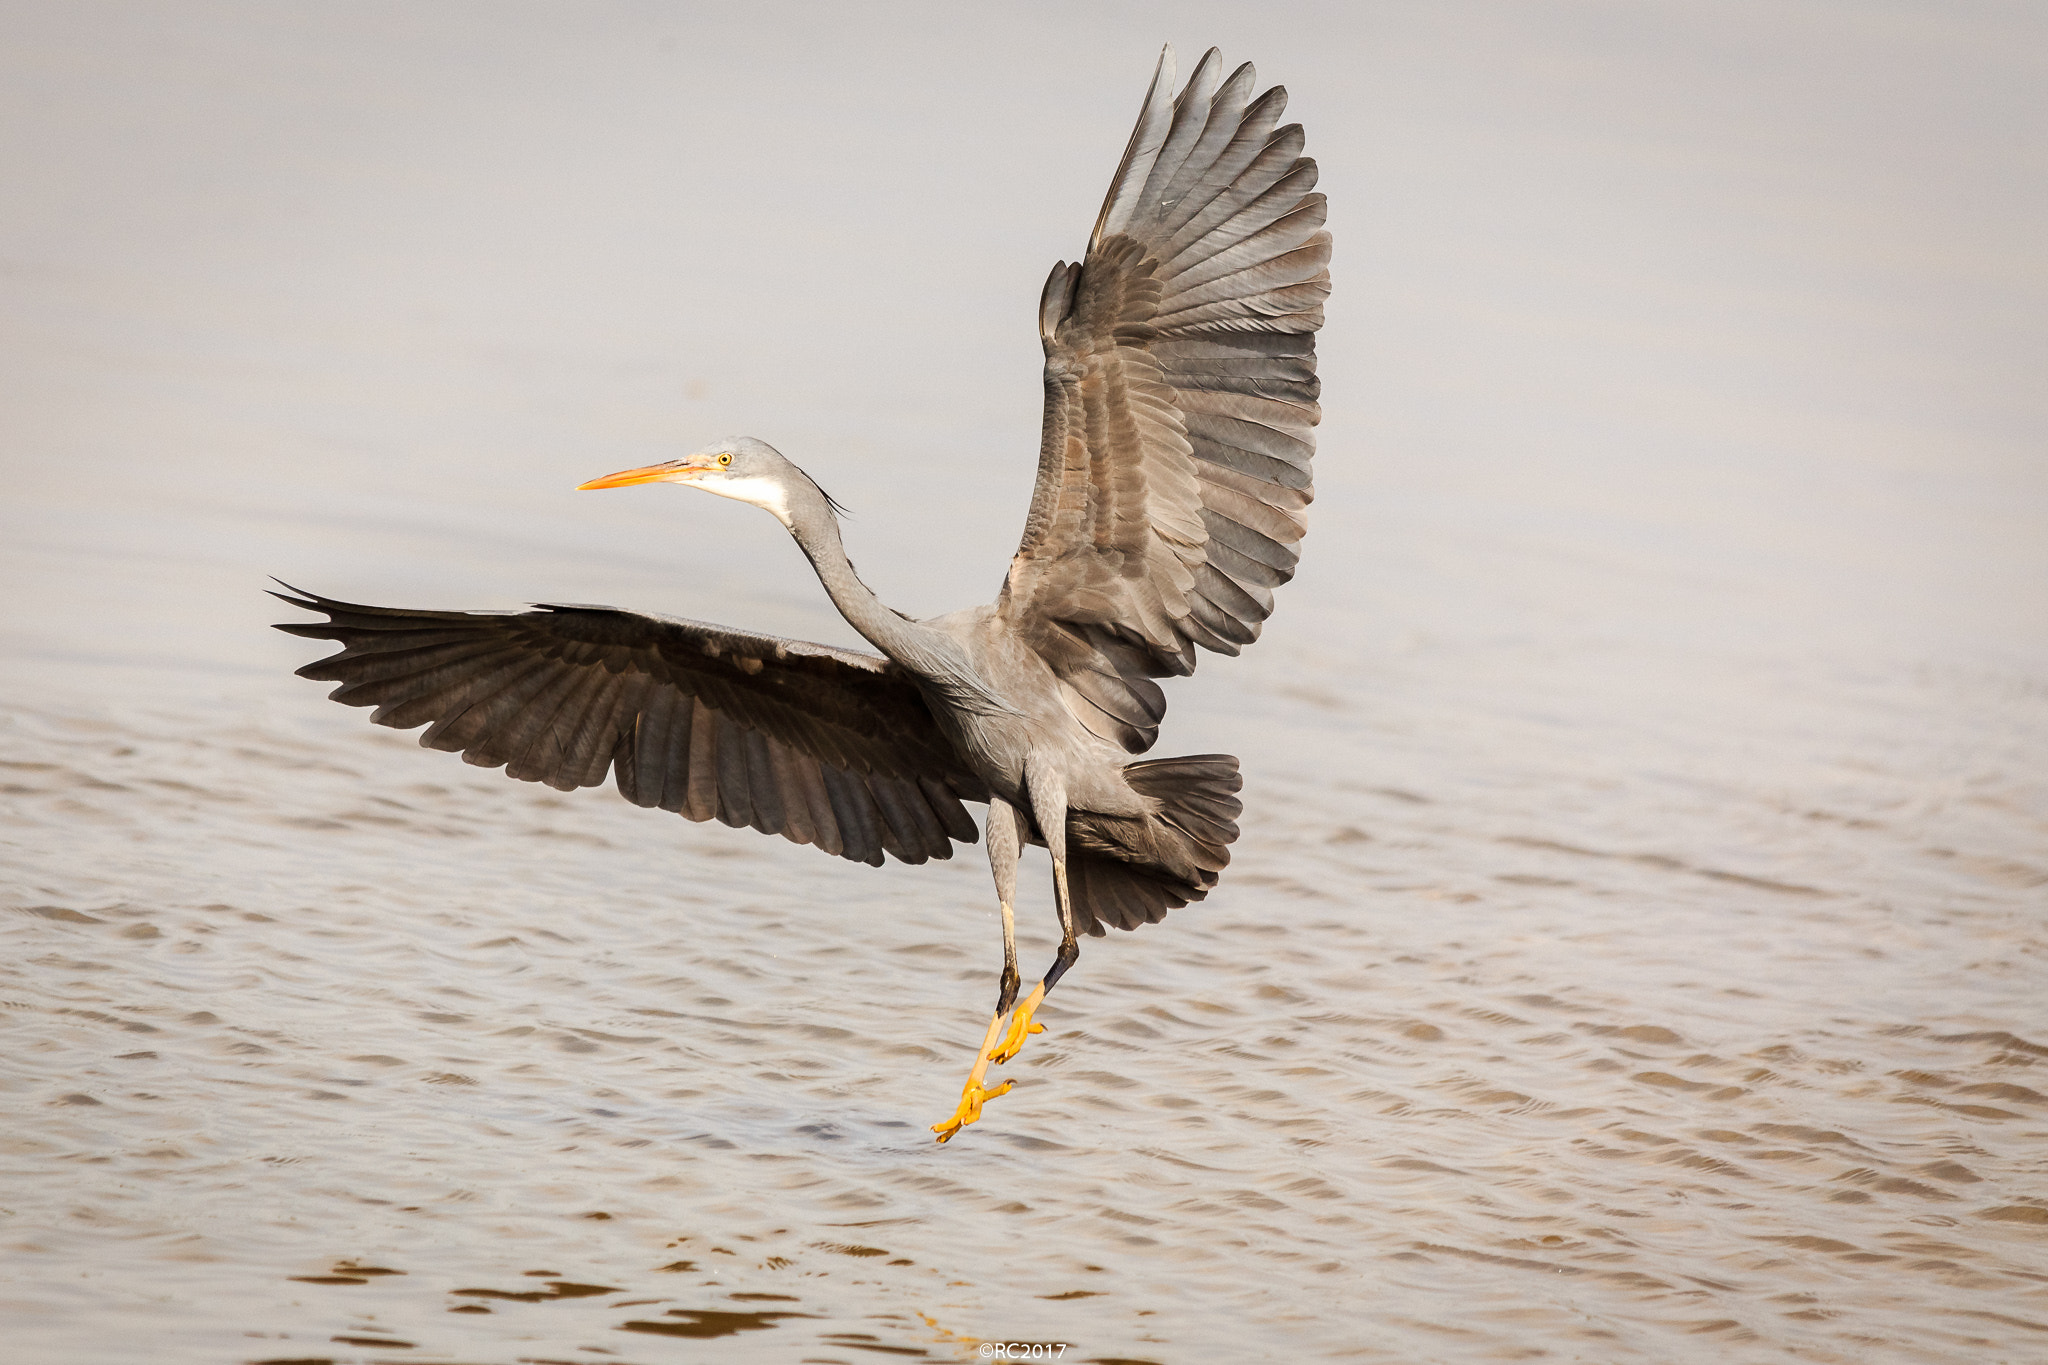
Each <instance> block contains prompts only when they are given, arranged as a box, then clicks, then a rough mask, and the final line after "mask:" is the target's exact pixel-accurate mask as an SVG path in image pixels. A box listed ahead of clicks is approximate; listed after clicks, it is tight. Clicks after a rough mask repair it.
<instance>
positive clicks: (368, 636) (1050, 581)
mask: <svg viewBox="0 0 2048 1365" xmlns="http://www.w3.org/2000/svg"><path fill="white" fill-rule="evenodd" d="M1221 73H1222V68H1221V65H1220V62H1219V60H1218V57H1217V54H1216V52H1215V51H1214V50H1213V49H1212V50H1211V51H1210V52H1209V53H1207V54H1206V55H1205V56H1204V57H1203V58H1202V60H1201V62H1200V63H1199V64H1198V65H1197V66H1196V68H1195V70H1194V72H1193V74H1192V75H1191V76H1190V77H1189V80H1188V84H1187V86H1186V88H1185V89H1184V90H1183V91H1182V92H1181V94H1180V95H1179V97H1178V98H1174V97H1173V95H1172V87H1173V61H1172V53H1171V51H1170V50H1169V51H1168V52H1166V53H1165V54H1163V55H1162V57H1161V60H1160V64H1159V69H1158V71H1157V73H1156V74H1155V76H1154V78H1153V82H1152V85H1151V88H1150V89H1149V91H1148V92H1147V95H1146V98H1145V102H1144V105H1143V107H1142V108H1141V110H1140V113H1139V118H1138V123H1137V127H1136V129H1135V130H1134V131H1133V133H1132V135H1131V139H1130V141H1129V143H1128V144H1127V146H1126V148H1125V151H1124V155H1123V159H1122V161H1121V163H1120V164H1119V166H1118V168H1117V172H1116V174H1115V176H1114V177H1113V178H1112V180H1111V184H1110V189H1109V193H1108V194H1107V195H1106V196H1105V198H1104V201H1103V207H1102V211H1101V214H1100V215H1099V216H1098V218H1097V220H1096V225H1095V230H1094V232H1093V234H1092V236H1091V238H1090V241H1089V245H1088V251H1087V254H1086V256H1085V257H1084V259H1083V260H1082V261H1080V262H1077V263H1074V264H1068V263H1066V262H1061V263H1059V264H1058V265H1055V266H1054V267H1053V270H1052V273H1051V275H1050V276H1049V277H1048V278H1047V280H1046V284H1045V289H1044V291H1043V293H1042V294H1041V297H1040V301H1039V333H1040V340H1041V342H1042V344H1043V347H1044V351H1045V375H1044V382H1045V418H1044V423H1043V427H1042V434H1041V445H1040V453H1039V467H1038V480H1037V484H1036V487H1035V488H1034V490H1033V494H1032V499H1031V505H1030V509H1029V512H1028V514H1027V516H1026V519H1025V528H1024V534H1023V538H1022V541H1021V543H1020V544H1019V546H1018V549H1017V553H1016V556H1015V558H1014V559H1013V560H1012V562H1011V565H1010V570H1009V573H1008V576H1007V578H1006V579H1005V581H1004V584H1003V588H1002V591H1001V594H1000V595H999V597H998V598H997V600H996V601H995V602H994V603H993V604H992V605H990V606H986V607H979V608H971V609H968V610H965V611H960V612H955V613H952V614H950V615H948V616H942V617H936V618H933V619H932V620H929V621H922V622H918V621H911V620H909V619H907V618H905V617H903V616H901V615H899V614H898V613H896V612H893V611H891V610H889V609H888V608H887V607H885V606H883V605H882V604H881V603H880V602H879V601H878V600H877V599H876V598H875V596H874V594H873V593H872V592H870V591H869V590H868V589H867V587H866V585H865V584H863V583H862V582H861V581H860V579H859V577H858V576H857V575H856V574H855V573H854V571H853V566H852V564H851V562H850V561H848V559H847V557H846V554H845V551H844V548H843V547H842V545H841V543H840V538H839V528H838V523H837V519H836V517H835V516H834V513H835V512H836V511H837V510H838V509H837V507H836V504H833V503H832V501H831V500H830V499H829V498H827V497H826V496H825V494H824V493H823V491H822V490H820V489H819V488H818V486H817V485H816V483H814V482H813V481H812V480H811V479H810V478H809V477H808V476H807V475H805V474H804V473H803V471H802V470H800V469H798V468H797V467H796V466H795V465H793V464H791V463H789V461H787V460H786V459H784V458H783V457H782V455H781V454H780V453H779V452H777V451H776V450H774V449H773V448H772V447H770V446H768V445H766V444H764V443H762V442H759V441H756V440H753V439H751V438H745V437H740V438H731V439H727V440H721V441H718V442H714V443H712V444H711V445H708V446H706V447H704V448H703V449H702V450H700V451H698V452H697V453H695V454H693V455H691V456H688V457H686V458H684V459H682V460H676V461H670V462H668V463H666V464H662V465H653V466H648V467H646V468H644V469H638V470H628V471H625V472H624V473H621V474H617V475H610V476H607V477H606V478H603V479H598V480H593V481H592V482H591V483H589V484H586V485H584V487H618V486H624V485H627V484H633V483H647V482H677V483H687V484H690V485H692V486H695V487H699V488H703V489H704V490H706V491H708V492H714V493H719V494H722V495H723V496H727V497H733V498H738V499H740V500H742V501H747V502H751V503H754V504H755V505H757V506H760V507H763V508H765V509H767V510H768V511H770V512H772V513H773V514H774V515H775V516H776V518H777V519H778V520H780V521H781V522H782V523H783V524H784V526H785V527H787V528H788V530H789V531H790V533H791V534H792V535H793V536H794V537H795V539H796V540H797V543H798V544H799V545H800V546H801V547H802V548H803V550H804V553H805V554H806V555H807V556H808V557H809V558H810V560H811V562H812V564H813V566H814V567H815V568H816V570H817V573H818V577H819V581H820V582H821V584H822V585H823V586H824V587H825V589H826V591H827V592H828V593H829V594H830V595H831V597H832V600H833V602H834V604H835V605H836V606H837V607H838V608H839V610H840V611H841V613H842V614H843V615H844V616H845V617H846V618H847V620H848V621H849V622H850V623H851V624H852V625H853V626H854V627H855V628H856V629H857V630H859V631H860V632H861V634H862V635H864V636H865V637H866V638H867V639H868V640H869V641H870V642H871V643H872V644H874V645H875V646H876V647H877V648H878V649H879V650H880V651H881V653H882V655H883V656H884V657H881V658H877V657H875V656H872V655H867V654H862V653H858V652H855V651H850V650H839V649H832V648H828V647H826V646H823V645H815V644H807V643H804V642H801V641H793V640H779V639H775V638H772V637H769V636H761V635H751V634H746V633H744V632H739V631H732V630H728V629H726V628H724V627H719V626H711V625H705V624H702V623H699V622H694V621H684V620H679V619H676V618H670V617H659V616H650V615H643V614H640V613H635V612H627V611H619V610H615V609H612V608H608V607H583V606H560V605H544V606H540V607H536V608H534V609H532V610H529V611H521V612H455V611H410V610H400V609H392V608H384V607H366V606H358V605H354V604H351V603H346V602H340V601H336V600H333V599H329V598H326V597H321V596H319V595H317V594H313V593H306V592H301V591H299V590H297V589H292V590H291V594H290V595H286V594H279V596H281V597H283V599H284V600H285V601H287V602H290V603H292V604H293V605H295V606H300V607H305V608H308V609H311V610H314V611H317V612H321V613H323V614H324V615H325V616H326V617H327V620H326V621H324V622H318V623H296V624H291V625H285V626H281V627H279V629H282V630H286V631H290V632H292V633H293V634H297V635H304V636H310V637H316V638H322V639H332V640H337V641H339V642H340V643H341V644H342V646H343V648H342V649H341V651H340V652H339V653H336V654H333V655H330V656H329V657H327V658H325V659H322V660H320V661H318V662H316V663H313V664H309V665H307V666H306V667H304V668H302V669H300V670H299V672H300V674H301V675H302V676H305V677H309V678H317V679H322V680H327V681H333V682H336V683H338V684H339V686H337V687H336V689H335V690H334V692H333V693H332V696H333V697H334V699H335V700H337V701H340V702H343V703H346V704H348V705H354V706H372V707H375V708H376V709H375V710H374V711H373V712H372V714H371V719H372V720H373V721H375V722H377V723H378V724H382V725H390V726H395V727H398V728H401V729H403V728H411V727H414V726H419V725H426V726H428V729H427V731H426V733H425V735H424V736H423V737H422V739H421V742H422V743H423V744H425V745H427V746H428V747H430V748H438V749H446V750H451V751H456V752H460V753H461V754H462V755H463V757H464V758H465V759H466V760H467V761H468V762H471V763H476V764H482V765H484V766H491V767H496V766H502V767H504V769H505V771H506V772H507V774H508V775H510V776H512V777H516V778H521V779H524V780H527V781H540V782H546V783H548V784H550V785H552V786H555V787H558V788H561V789H563V790H569V789H572V788H575V787H583V786H595V785H597V784H599V783H601V782H602V781H604V779H605V777H606V775H607V773H609V774H610V775H611V776H612V777H613V778H614V780H615V781H616V782H617V785H618V788H619V791H620V793H621V794H622V795H624V796H625V797H626V799H627V800H629V801H633V802H635V803H636V804H639V805H642V806H647V807H658V808H661V809H664V810H670V811H675V812H677V813H678V814H681V815H684V816H686V817H688V818H690V819H692V820H700V821H702V820H710V819H718V820H720V821H722V822H724V823H726V824H728V825H732V826H735V827H738V826H751V827H752V828H754V829H757V830H760V831H762V832H763V833H769V834H780V835H782V836H783V837H784V838H787V839H789V840H791V841H793V842H796V843H805V844H811V845H813V846H815V847H818V848H821V849H824V850H825V851H826V852H829V853H833V854H836V855H837V856H840V857H844V858H848V859H851V860H853V861H856V862H867V863H873V864H880V863H881V862H882V860H883V856H884V854H888V855H891V856H894V857H897V858H899V859H902V860H903V861H906V862H913V863H916V862H923V861H925V860H926V859H929V858H944V857H950V856H951V853H952V846H953V844H954V843H955V842H956V841H957V842H972V841H974V839H975V838H976V834H977V831H976V829H975V825H974V822H973V820H972V819H971V818H970V817H969V815H968V813H967V811H966V809H965V808H964V805H963V803H964V802H987V803H989V807H990V809H989V821H988V833H989V849H990V860H991V865H992V867H993V868H994V870H995V874H996V883H997V888H998V893H999V897H1000V899H1001V901H1002V909H1003V919H1004V972H1003V982H1002V989H1001V992H1000V994H999V999H998V1006H997V1010H996V1014H995V1018H994V1021H993V1022H992V1023H991V1025H990V1032H989V1036H988V1039H987V1041H985V1042H984V1044H983V1047H982V1051H981V1055H980V1057H979V1058H978V1059H977V1061H976V1065H975V1069H974V1072H973V1074H972V1076H971V1077H970V1079H969V1082H968V1086H967V1089H966V1090H965V1091H964V1092H963V1095H962V1099H961V1106H960V1110H959V1112H958V1113H957V1114H956V1115H955V1116H954V1118H953V1119H952V1120H950V1121H949V1122H948V1123H947V1124H941V1125H935V1127H937V1128H938V1129H939V1131H940V1137H941V1141H943V1140H945V1139H946V1138H947V1137H950V1136H951V1135H952V1133H953V1132H955V1131H957V1130H958V1128H959V1127H960V1126H961V1125H963V1124H965V1123H969V1122H972V1121H973V1120H974V1118H975V1116H976V1115H978V1114H979V1112H980V1105H981V1102H982V1100H984V1099H986V1098H988V1097H990V1096H992V1095H994V1094H1000V1093H1002V1089H1006V1088H1007V1085H1006V1086H1004V1087H1002V1088H1001V1089H996V1090H988V1089H985V1088H983V1087H982V1086H981V1078H982V1076H983V1073H984V1071H985V1069H986V1067H987V1066H988V1065H990V1064H991V1063H993V1062H1000V1061H1003V1060H1006V1059H1007V1058H1008V1057H1009V1056H1013V1055H1015V1051H1016V1049H1017V1048H1018V1047H1021V1046H1022V1039H1023V1036H1024V1035H1025V1033H1027V1032H1028V1031H1030V1029H1031V1025H1030V1016H1031V1013H1032V1011H1033V1010H1034V1009H1035V1007H1036V1003H1037V1002H1038V1001H1039V1000H1040V999H1042V998H1043V995H1044V992H1045V991H1047V990H1050V989H1051V988H1052V986H1053V985H1054V984H1055V983H1056V982H1057V981H1058V980H1059V978H1060V976H1061V974H1062V973H1064V972H1065V971H1066V970H1067V968H1068V967H1070V966H1071V965H1072V963H1073V961H1074V960H1075V958H1076V957H1077V956H1078V948H1077V947H1076V945H1075V935H1076V934H1077V933H1082V932H1087V933H1094V934H1100V933H1102V932H1103V929H1104V927H1105V926H1116V927H1119V928H1124V929H1132V928H1136V927H1137V926H1138V925H1140V924H1147V923H1154V922H1157V921H1158V920H1159V919H1160V918H1162V917H1163V916H1164V915H1165V914H1166V912H1167V911H1168V910H1171V909H1173V908H1175V907H1177V906H1181V905H1185V904H1187V903H1188V902H1189V901H1193V900H1199V899H1201V898H1202V897H1204V896H1205V895H1207V894H1208V892H1209V890H1210V889H1211V888H1213V887H1214V886H1215V885H1216V882H1217V878H1218V876H1219V874H1220V873H1221V871H1222V870H1223V868H1224V867H1225V865H1226V864H1227V863H1228V862H1229V858H1230V854H1229V847H1230V844H1231V843H1232V841H1233V840H1235V839H1236V837H1237V833H1238V829H1237V825H1236V817H1237V815H1238V813H1239V810H1240V806H1239V803H1238V799H1237V796H1236V793H1237V790H1238V787H1239V778H1238V773H1237V761H1236V760H1235V759H1233V758H1230V757H1229V756H1227V755H1200V756H1195V757H1189V758H1170V759H1155V760H1147V761H1144V762H1131V761H1129V760H1128V758H1127V757H1125V755H1127V754H1136V753H1143V752H1144V751H1145V750H1147V749H1149V748H1150V747H1151V746H1152V744H1153V743H1154V742H1155V741H1156V740H1157V738H1158V733H1159V725H1160V722H1161V720H1162V718H1163V717H1164V715H1165V712H1166V698H1165V693H1164V692H1163V691H1162V690H1161V689H1160V687H1159V685H1158V683H1157V682H1156V681H1154V680H1155V679H1159V678H1164V677H1168V676H1173V675H1181V674H1187V673H1190V672H1192V671H1193V670H1194V667H1195V661H1196V649H1197V647H1198V646H1199V647H1200V648H1203V649H1207V650H1211V651H1214V652H1216V653H1221V654H1236V653H1237V652H1239V650H1241V649H1242V648H1243V647H1244V646H1246V645H1248V644H1250V643H1252V642H1253V641H1254V640H1256V639H1257V638H1258V636H1259V632H1260V630H1261V628H1262V626H1263V624H1264V622H1265V621H1266V619H1267V617H1268V616H1269V615H1270V614H1271V612H1272V609H1273V589H1274V588H1276V587H1278V586H1279V585H1280V584H1282V583H1285V582H1286V581H1287V580H1288V579H1289V578H1290V577H1292V575H1293V572H1294V568H1295V563H1296V560H1297V555H1298V552H1297V549H1296V547H1297V545H1298V544H1299V542H1300V540H1301V538H1302V534H1303V532H1304V530H1305V528H1306V520H1305V510H1306V508H1307V506H1308V503H1309V501H1310V499H1311V497H1312V496H1313V491H1312V483H1311V478H1310V460H1311V458H1312V456H1313V454H1314V428H1315V425H1316V422H1317V421H1318V419H1319V416H1320V408H1319V407H1318V399H1319V397H1320V390H1319V385H1318V382H1317V379H1316V373H1315V333H1316V331H1317V329H1318V328H1319V327H1320V326H1321V325H1322V305H1323V300H1324V298H1325V297H1326V296H1327V294H1328V292H1329V269H1328V266H1329V258H1330V237H1329V234H1328V233H1327V232H1325V231H1324V230H1323V220H1324V213H1325V205H1324V199H1323V196H1322V195H1320V194H1318V193H1315V192H1314V187H1315V182H1316V166H1315V163H1314V162H1313V161H1311V160H1308V159H1307V158H1305V157H1304V156H1302V155H1301V152H1302V147H1303V137H1302V131H1301V128H1300V126H1299V125H1295V124H1289V125H1286V126H1284V127H1281V126H1278V125H1279V118H1280V115H1281V112H1282V110H1283V109H1284V107H1285V104H1286V95H1285V92H1284V91H1283V90H1281V89H1280V88H1278V87H1275V88H1273V89H1271V90H1268V91H1266V92H1265V93H1264V94H1262V95H1259V96H1257V97H1256V98H1254V97H1253V94H1252V91H1253V88H1254V77H1253V73H1252V69H1251V67H1250V66H1249V65H1248V64H1247V65H1245V66H1241V67H1239V68H1237V70H1235V71H1234V72H1232V73H1231V74H1230V75H1229V76H1228V77H1225V76H1223V75H1222V74H1221ZM1025 840H1029V841H1032V842H1037V843H1041V844H1044V845H1045V846H1046V847H1047V848H1048V850H1049V851H1050V852H1051V854H1052V857H1053V868H1054V884H1055V892H1056V900H1057V903H1058V906H1059V912H1060V918H1061V927H1062V943H1061V948H1060V954H1059V957H1058V959H1057V960H1056V962H1055V963H1054V965H1053V967H1052V969H1051V970H1050V971H1048V972H1047V973H1046V976H1045V979H1044V981H1043V982H1042V983H1041V984H1040V986H1039V987H1038V988H1037V989H1036V990H1034V991H1033V992H1032V993H1031V995H1030V997H1029V998H1028V999H1027V1000H1025V1001H1023V1002H1021V1003H1019V1002H1017V999H1016V992H1017V986H1018V978H1017V973H1016V956H1015V945H1014V939H1013V937H1012V934H1011V930H1010V924H1011V910H1010V894H1011V893H1010V888H1011V887H1012V886H1013V885H1014V881H1015V862H1016V857H1017V847H1018V844H1019V843H1020V842H1022V841H1025ZM1006 1019H1007V1020H1008V1021H1009V1025H1008V1026H1009V1030H1010V1032H1009V1037H1008V1038H1007V1039H1004V1040H1002V1042H1001V1044H1000V1046H999V1045H998V1037H999V1031H1000V1029H1001V1027H1002V1026H1003V1024H1004V1021H1005V1020H1006Z"/></svg>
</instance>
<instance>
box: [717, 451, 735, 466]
mask: <svg viewBox="0 0 2048 1365" xmlns="http://www.w3.org/2000/svg"><path fill="white" fill-rule="evenodd" d="M718 463H719V467H720V468H723V467H725V466H726V465H729V464H731V463H732V456H731V455H730V454H726V455H721V456H719V457H718Z"/></svg>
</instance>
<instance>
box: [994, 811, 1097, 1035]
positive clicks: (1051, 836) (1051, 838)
mask: <svg viewBox="0 0 2048 1365" xmlns="http://www.w3.org/2000/svg"><path fill="white" fill-rule="evenodd" d="M1030 786H1031V811H1032V814H1033V815H1034V816H1035V817H1036V818H1037V820H1038V829H1039V832H1040V833H1041V834H1043V835H1044V836H1045V847H1046V849H1047V851H1048V852H1050V853H1051V854H1052V889H1053V900H1054V902H1055V904H1057V905H1058V907H1059V914H1060V951H1059V956H1058V957H1056V958H1054V959H1053V963H1052V966H1051V967H1050V968H1048V969H1047V970H1046V973H1045V977H1044V979H1043V980H1041V981H1040V982H1039V983H1038V984H1037V985H1036V986H1033V987H1032V988H1031V994H1029V995H1027V996H1025V997H1024V999H1023V1000H1022V1001H1021V1002H1020V1003H1019V1004H1018V1006H1017V1009H1016V1012H1015V1013H1014V1014H1012V1015H1011V1016H1010V1027H1009V1031H1008V1032H1006V1033H1005V1034H1004V1035H1003V1041H1002V1043H1001V1045H1000V1046H998V1047H997V1048H996V1050H995V1051H994V1052H993V1053H991V1054H989V1061H990V1062H992V1063H996V1064H1001V1063H1003V1062H1007V1061H1009V1060H1010V1059H1011V1058H1012V1057H1015V1056H1016V1055H1017V1054H1018V1053H1019V1052H1022V1051H1023V1050H1024V1040H1025V1038H1027V1037H1028V1036H1030V1035H1031V1034H1034V1033H1043V1032H1045V1025H1043V1024H1040V1023H1037V1022H1035V1021H1034V1020H1033V1019H1032V1017H1031V1016H1032V1015H1033V1014H1035V1013H1037V1012H1038V1007H1039V1005H1040V1004H1041V1003H1042V1002H1043V1001H1044V1000H1045V997H1046V993H1047V992H1048V991H1050V990H1051V989H1052V988H1053V987H1054V986H1057V985H1059V983H1060V978H1061V977H1063V976H1065V975H1066V974H1067V969H1068V968H1069V967H1071V966H1073V965H1074V964H1075V963H1076V962H1078V961H1080V959H1081V945H1080V943H1079V942H1077V941H1076V939H1075V937H1074V903H1073V901H1072V899H1071V898H1070V897H1069V896H1068V894H1067V799H1066V789H1065V787H1064V785H1062V784H1061V783H1060V782H1059V780H1058V779H1057V778H1056V777H1055V778H1050V779H1048V777H1047V776H1046V775H1043V774H1033V775H1032V776H1031V779H1030Z"/></svg>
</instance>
